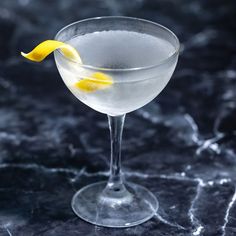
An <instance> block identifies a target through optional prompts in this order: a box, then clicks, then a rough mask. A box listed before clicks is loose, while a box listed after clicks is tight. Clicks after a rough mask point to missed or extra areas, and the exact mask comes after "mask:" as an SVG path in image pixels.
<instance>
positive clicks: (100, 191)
mask: <svg viewBox="0 0 236 236" xmlns="http://www.w3.org/2000/svg"><path fill="white" fill-rule="evenodd" d="M72 209H73V211H74V212H75V214H76V215H78V216H79V217H80V218H82V219H83V220H85V221H87V222H89V223H92V224H95V225H99V226H105V227H116V228H121V227H130V226H134V225H138V224H141V223H143V222H145V221H147V220H149V219H150V218H152V216H153V215H154V214H155V213H156V211H157V209H158V201H157V199H156V197H155V196H154V195H153V194H152V193H151V192H150V191H148V190H147V189H146V188H144V187H142V186H140V185H136V184H130V183H129V184H127V185H126V186H125V187H124V186H123V187H122V188H117V189H116V188H115V189H114V188H113V189H109V188H108V187H107V183H106V182H98V183H95V184H91V185H88V186H85V187H84V188H82V189H80V190H79V191H78V192H77V193H76V194H75V195H74V197H73V199H72Z"/></svg>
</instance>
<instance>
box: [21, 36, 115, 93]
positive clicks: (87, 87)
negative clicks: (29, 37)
mask: <svg viewBox="0 0 236 236" xmlns="http://www.w3.org/2000/svg"><path fill="white" fill-rule="evenodd" d="M56 49H60V50H61V51H62V53H63V55H64V56H65V57H66V58H68V59H71V60H73V61H75V62H78V63H80V64H82V60H81V58H80V55H79V53H78V51H77V50H76V49H75V48H73V47H72V46H71V45H69V44H67V43H63V42H60V41H57V40H46V41H44V42H42V43H40V44H39V45H38V46H36V47H35V48H34V49H33V50H32V51H30V52H29V53H24V52H21V55H22V56H23V57H25V58H26V59H28V60H30V61H34V62H41V61H43V60H44V59H45V58H46V57H47V56H48V55H49V54H51V53H52V52H53V51H55V50H56ZM112 84H113V79H112V78H111V77H110V76H108V75H106V74H104V73H102V72H95V73H93V74H91V75H90V76H88V77H85V78H83V79H81V80H79V81H78V82H76V83H75V84H74V87H75V88H78V89H80V90H81V91H83V92H87V93H89V92H94V91H96V90H99V89H105V88H108V87H110V86H111V85H112Z"/></svg>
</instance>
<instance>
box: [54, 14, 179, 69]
mask: <svg viewBox="0 0 236 236" xmlns="http://www.w3.org/2000/svg"><path fill="white" fill-rule="evenodd" d="M101 19H127V20H137V21H142V22H146V23H148V24H152V25H155V26H157V27H159V28H161V29H163V30H165V31H166V32H168V33H169V34H170V35H172V36H173V37H174V39H175V40H176V45H177V46H176V47H175V50H174V52H173V53H171V54H170V55H169V56H168V57H167V58H165V59H164V60H162V61H160V62H158V63H156V64H153V65H149V66H141V67H130V68H123V69H122V68H117V69H116V68H105V67H98V66H93V65H89V64H81V63H79V62H77V61H75V60H73V59H70V58H67V57H65V55H64V54H63V53H62V52H61V51H60V50H59V49H57V50H56V51H57V52H58V53H59V54H60V55H61V56H62V57H63V58H65V59H66V60H68V61H70V62H73V63H76V64H79V66H80V67H82V68H85V69H90V70H98V71H108V72H109V71H114V72H126V71H127V72H129V71H130V72H132V71H140V70H147V69H152V68H155V67H158V66H161V65H163V64H165V63H167V62H168V61H170V60H171V59H172V58H173V57H175V56H176V55H177V54H178V53H179V51H180V42H179V39H178V37H177V36H176V35H175V33H173V32H172V31H171V30H170V29H168V28H167V27H165V26H163V25H161V24H159V23H156V22H153V21H150V20H146V19H142V18H137V17H128V16H99V17H91V18H86V19H83V20H79V21H75V22H72V23H70V24H68V25H66V26H64V27H63V28H62V29H60V30H59V31H58V32H57V34H56V35H55V37H54V39H55V40H58V37H59V35H60V34H61V33H62V32H63V31H64V30H66V29H68V28H69V27H71V26H73V25H76V24H80V23H83V22H86V21H93V20H101Z"/></svg>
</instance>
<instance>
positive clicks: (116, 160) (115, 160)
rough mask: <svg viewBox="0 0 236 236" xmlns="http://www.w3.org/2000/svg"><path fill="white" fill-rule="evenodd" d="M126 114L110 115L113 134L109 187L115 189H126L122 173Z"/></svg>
mask: <svg viewBox="0 0 236 236" xmlns="http://www.w3.org/2000/svg"><path fill="white" fill-rule="evenodd" d="M124 120H125V115H120V116H109V115H108V122H109V129H110V136H111V164H110V177H109V180H108V184H107V188H109V189H110V190H113V191H120V190H124V189H125V187H124V185H123V178H122V173H121V141H122V133H123V126H124Z"/></svg>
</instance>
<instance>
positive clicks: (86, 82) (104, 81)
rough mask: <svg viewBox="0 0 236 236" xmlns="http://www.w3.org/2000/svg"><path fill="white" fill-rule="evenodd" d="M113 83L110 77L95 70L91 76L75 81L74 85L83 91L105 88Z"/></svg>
mask: <svg viewBox="0 0 236 236" xmlns="http://www.w3.org/2000/svg"><path fill="white" fill-rule="evenodd" d="M112 84H113V81H112V78H111V77H110V76H108V75H106V74H104V73H101V72H95V73H93V74H92V75H91V77H85V78H84V79H82V80H80V81H78V82H76V83H75V85H74V86H75V87H76V88H79V89H80V90H82V91H84V92H87V93H89V92H94V91H96V90H98V89H105V88H108V87H110V86H111V85H112Z"/></svg>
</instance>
